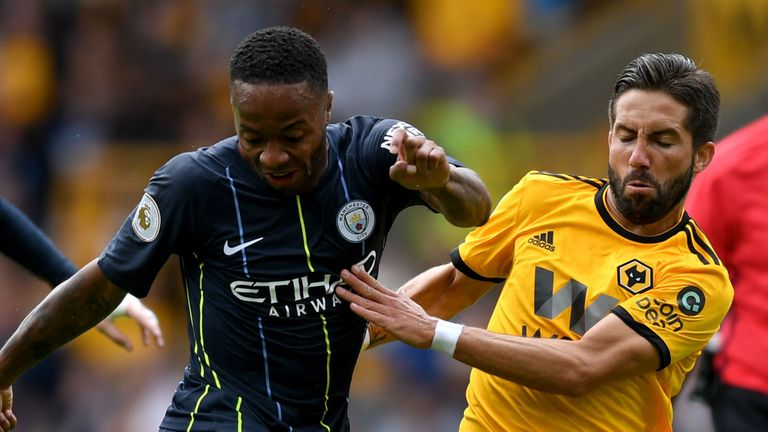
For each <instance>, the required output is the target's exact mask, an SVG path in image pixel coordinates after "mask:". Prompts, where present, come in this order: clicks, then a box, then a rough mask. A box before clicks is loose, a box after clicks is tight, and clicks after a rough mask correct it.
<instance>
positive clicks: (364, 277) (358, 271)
mask: <svg viewBox="0 0 768 432" xmlns="http://www.w3.org/2000/svg"><path fill="white" fill-rule="evenodd" d="M351 271H352V274H354V275H355V276H357V278H358V279H360V281H362V282H363V283H365V284H367V285H368V286H370V287H372V288H373V289H375V290H376V291H379V292H381V293H383V294H388V295H391V294H393V293H394V291H392V290H391V289H389V288H387V287H385V286H384V285H382V284H381V282H379V281H378V280H377V279H376V278H374V277H373V276H371V275H370V274H369V273H368V272H367V271H365V270H363V268H362V267H360V266H356V265H355V266H352V268H351Z"/></svg>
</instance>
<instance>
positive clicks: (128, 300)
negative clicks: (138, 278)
mask: <svg viewBox="0 0 768 432" xmlns="http://www.w3.org/2000/svg"><path fill="white" fill-rule="evenodd" d="M138 300H139V299H137V298H136V297H134V296H132V295H131V294H126V295H125V297H124V298H123V301H121V302H120V304H119V305H117V307H116V308H115V310H113V311H112V313H110V314H109V316H107V318H108V319H110V320H114V319H117V318H121V317H124V316H125V314H126V312H128V306H130V305H131V304H132V303H133V302H135V301H138Z"/></svg>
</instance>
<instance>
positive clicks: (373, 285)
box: [341, 267, 389, 303]
mask: <svg viewBox="0 0 768 432" xmlns="http://www.w3.org/2000/svg"><path fill="white" fill-rule="evenodd" d="M353 271H354V267H353ZM341 278H342V279H343V280H344V281H345V282H347V284H348V285H349V286H351V287H352V288H354V290H355V292H356V293H357V294H359V295H360V296H362V297H365V298H366V299H369V300H371V301H374V302H377V303H381V302H382V301H383V300H384V297H385V294H387V292H389V290H388V289H386V288H384V287H382V286H381V284H379V283H378V282H377V281H376V280H375V279H373V278H372V277H370V276H369V275H368V273H365V272H364V271H362V270H360V269H358V271H357V272H354V273H352V272H349V271H348V270H342V272H341ZM362 278H364V279H365V280H362Z"/></svg>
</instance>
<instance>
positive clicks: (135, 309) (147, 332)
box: [96, 294, 165, 351]
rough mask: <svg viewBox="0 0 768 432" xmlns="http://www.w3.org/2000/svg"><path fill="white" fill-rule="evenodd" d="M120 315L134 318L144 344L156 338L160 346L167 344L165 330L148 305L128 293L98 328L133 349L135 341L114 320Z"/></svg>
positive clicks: (127, 348) (125, 346) (119, 343)
mask: <svg viewBox="0 0 768 432" xmlns="http://www.w3.org/2000/svg"><path fill="white" fill-rule="evenodd" d="M120 317H128V318H133V319H134V320H136V322H137V323H138V324H139V327H140V328H141V340H142V342H143V344H144V346H148V345H149V341H150V339H152V338H154V340H155V344H156V345H157V346H158V347H162V346H163V345H165V341H164V339H163V332H162V330H160V323H159V321H158V320H157V317H156V316H155V313H154V312H152V310H150V309H149V308H148V307H146V306H144V303H142V302H141V300H139V299H137V298H136V297H134V296H132V295H130V294H128V295H126V296H125V298H124V299H123V302H122V303H120V305H119V306H118V307H117V308H116V309H115V311H114V312H112V313H111V314H110V315H109V316H108V317H107V318H105V319H104V321H102V322H100V323H99V324H98V325H97V326H96V328H97V329H98V330H99V331H100V332H102V333H104V335H106V336H107V337H108V338H110V339H112V341H113V342H115V343H116V344H118V345H120V346H121V347H123V348H125V349H126V350H128V351H131V350H132V349H133V343H132V342H131V340H130V339H129V338H128V336H126V335H125V333H123V332H122V331H120V330H119V329H118V328H117V327H116V326H115V324H114V320H116V319H117V318H120Z"/></svg>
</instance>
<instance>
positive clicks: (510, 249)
mask: <svg viewBox="0 0 768 432" xmlns="http://www.w3.org/2000/svg"><path fill="white" fill-rule="evenodd" d="M607 189H608V185H607V181H606V180H605V179H594V178H586V177H578V176H570V175H563V174H550V173H544V172H531V173H528V174H527V175H526V176H525V177H524V178H523V179H522V180H521V181H520V182H519V183H518V184H517V185H516V186H515V187H514V188H513V189H512V190H511V191H510V192H508V193H507V195H506V196H505V197H504V198H502V200H501V202H500V203H499V205H498V206H497V208H496V209H495V210H494V212H493V214H492V215H491V218H490V220H489V221H488V222H487V223H486V224H485V225H483V226H481V227H479V228H477V229H475V230H474V231H473V232H471V233H470V234H469V235H468V236H467V238H466V240H465V241H464V243H462V244H461V245H460V246H459V247H458V248H457V249H456V250H454V251H453V253H452V254H451V258H452V261H453V263H454V265H455V266H456V267H457V268H458V269H459V270H460V271H462V272H463V273H465V274H466V275H467V276H470V277H472V278H475V279H481V280H489V281H499V282H502V281H503V282H504V285H503V288H502V291H501V295H500V297H499V300H498V303H497V305H496V307H495V310H494V312H493V315H492V316H491V319H490V322H489V324H488V330H489V331H491V332H495V333H503V334H509V335H516V336H522V337H537V338H538V337H540V338H561V339H570V340H578V339H580V338H581V337H582V336H583V335H584V333H585V332H587V331H589V329H590V328H591V327H592V326H593V325H595V323H597V322H598V321H599V320H600V319H602V318H603V317H605V316H606V315H607V314H609V313H613V314H615V315H617V316H618V317H619V318H620V319H621V320H622V321H623V322H624V323H625V324H626V325H628V326H629V327H630V328H632V329H633V330H634V331H636V332H637V333H638V334H639V335H640V336H642V337H644V338H645V339H647V340H648V342H650V343H651V344H652V345H653V346H654V347H655V348H656V349H657V350H658V353H659V358H660V359H661V362H660V364H659V367H658V369H657V370H656V371H655V372H652V373H647V374H644V375H640V376H634V377H628V378H626V379H623V380H620V381H616V382H613V383H610V384H607V385H604V386H601V387H599V388H597V389H595V390H594V391H592V392H590V393H588V394H586V395H584V396H581V397H571V396H564V395H559V394H554V393H547V392H542V391H537V390H533V389H531V388H528V387H525V386H521V385H518V384H515V383H513V382H511V381H508V380H504V379H502V378H498V377H496V376H493V375H490V374H488V373H485V372H483V371H480V370H477V369H473V370H472V373H471V376H470V382H469V387H468V388H467V402H468V407H467V409H466V411H465V412H464V419H463V420H462V422H461V427H460V430H461V431H463V432H475V431H505V432H506V431H565V430H568V431H574V430H584V431H667V430H671V429H672V404H671V398H672V396H674V395H675V394H677V392H678V391H679V390H680V386H681V385H682V382H683V379H684V378H685V375H686V373H688V372H689V371H690V370H691V368H692V367H693V365H694V363H695V361H696V358H697V357H698V356H699V354H700V353H701V349H702V348H703V347H704V345H705V344H706V343H707V341H708V340H709V339H710V337H712V335H713V334H714V333H715V332H716V331H717V330H718V328H719V325H720V322H721V321H722V319H723V317H724V316H725V314H726V312H727V310H728V308H729V307H730V304H731V300H732V298H733V288H732V286H731V284H730V282H729V280H728V274H727V272H726V270H725V268H724V267H723V265H722V264H721V263H720V261H719V259H718V258H717V255H716V254H715V252H714V251H713V250H712V247H711V246H710V244H709V242H708V241H707V239H706V237H705V236H704V234H703V233H702V232H701V230H700V229H699V227H698V226H697V225H696V223H695V222H694V221H693V220H692V219H690V218H689V217H688V215H687V214H684V215H683V216H682V218H681V220H680V221H679V223H678V224H677V225H676V226H675V227H674V228H672V229H670V230H669V231H667V232H665V233H663V234H660V235H657V236H652V237H644V236H640V235H637V234H634V233H632V232H630V231H627V230H626V229H624V228H623V227H622V226H621V225H619V224H618V223H617V222H616V221H615V220H614V219H613V218H612V216H611V215H610V214H609V213H608V211H607V209H606V204H605V194H606V191H607ZM552 373H553V374H556V373H558V371H556V370H553V371H552Z"/></svg>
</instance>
